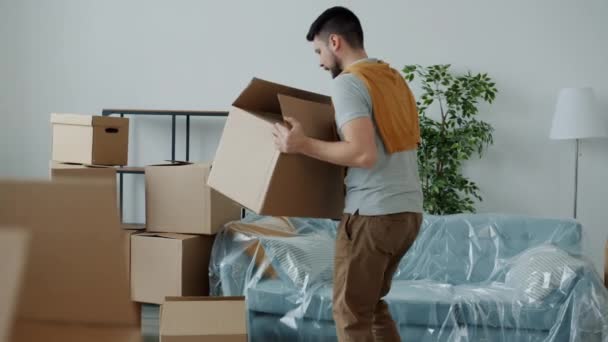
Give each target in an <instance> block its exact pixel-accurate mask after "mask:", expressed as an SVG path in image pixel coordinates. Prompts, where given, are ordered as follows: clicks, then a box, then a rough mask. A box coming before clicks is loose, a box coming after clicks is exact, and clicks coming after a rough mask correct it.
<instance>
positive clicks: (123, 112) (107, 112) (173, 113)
mask: <svg viewBox="0 0 608 342" xmlns="http://www.w3.org/2000/svg"><path fill="white" fill-rule="evenodd" d="M101 115H102V116H112V115H118V116H120V117H121V118H124V117H125V116H127V115H130V116H143V115H145V116H170V117H171V161H172V162H174V161H176V159H175V139H176V126H177V117H178V116H181V117H185V119H186V161H190V117H208V118H209V117H224V118H225V117H228V111H196V110H165V109H161V110H157V109H123V108H118V109H116V108H109V109H102V111H101ZM116 172H117V173H118V175H119V189H120V190H119V203H120V219H121V222H122V218H123V195H124V190H123V189H124V185H123V184H124V175H125V174H134V175H143V174H144V173H145V171H144V169H143V167H121V168H118V169H117V170H116Z"/></svg>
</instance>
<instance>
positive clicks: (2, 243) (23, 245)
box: [0, 227, 29, 342]
mask: <svg viewBox="0 0 608 342" xmlns="http://www.w3.org/2000/svg"><path fill="white" fill-rule="evenodd" d="M28 243H29V234H28V233H27V232H25V231H23V230H17V229H12V228H7V227H3V228H0V260H2V261H0V274H2V277H0V342H4V341H8V340H9V335H10V332H11V329H12V326H13V322H14V319H15V309H16V305H17V298H18V295H19V287H20V285H21V281H22V279H21V278H22V276H23V269H24V266H25V262H26V260H25V259H26V256H27V254H26V253H27V246H28Z"/></svg>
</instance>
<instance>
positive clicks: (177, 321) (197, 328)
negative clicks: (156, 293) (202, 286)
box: [160, 297, 247, 342]
mask: <svg viewBox="0 0 608 342" xmlns="http://www.w3.org/2000/svg"><path fill="white" fill-rule="evenodd" d="M246 317H247V308H246V304H245V298H244V297H198V298H197V297H191V298H171V297H170V298H167V300H166V301H165V302H164V303H163V305H162V307H161V313H160V341H161V342H180V341H198V342H246V341H247V322H246Z"/></svg>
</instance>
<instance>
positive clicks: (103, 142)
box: [51, 114, 129, 165]
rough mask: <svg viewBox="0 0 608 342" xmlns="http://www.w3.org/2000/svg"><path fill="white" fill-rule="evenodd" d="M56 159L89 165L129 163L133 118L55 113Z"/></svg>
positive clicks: (54, 158) (52, 122) (52, 116)
mask: <svg viewBox="0 0 608 342" xmlns="http://www.w3.org/2000/svg"><path fill="white" fill-rule="evenodd" d="M51 125H52V126H53V146H52V160H54V161H59V162H64V163H79V164H89V165H127V161H128V153H129V119H127V118H116V117H107V116H91V115H78V114H51Z"/></svg>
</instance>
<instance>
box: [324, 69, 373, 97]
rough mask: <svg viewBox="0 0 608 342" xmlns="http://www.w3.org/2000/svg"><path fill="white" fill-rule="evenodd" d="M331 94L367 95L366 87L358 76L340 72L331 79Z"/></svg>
mask: <svg viewBox="0 0 608 342" xmlns="http://www.w3.org/2000/svg"><path fill="white" fill-rule="evenodd" d="M331 88H332V94H334V95H339V94H349V93H350V94H353V93H354V94H359V95H362V96H366V97H367V96H369V95H368V94H367V88H366V87H365V84H364V83H363V81H362V80H361V79H359V77H357V76H356V75H354V74H351V73H342V74H340V75H338V76H337V77H336V78H334V79H333V81H332V84H331Z"/></svg>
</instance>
